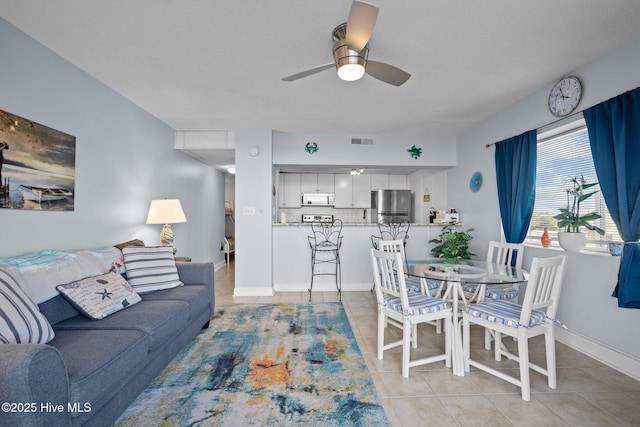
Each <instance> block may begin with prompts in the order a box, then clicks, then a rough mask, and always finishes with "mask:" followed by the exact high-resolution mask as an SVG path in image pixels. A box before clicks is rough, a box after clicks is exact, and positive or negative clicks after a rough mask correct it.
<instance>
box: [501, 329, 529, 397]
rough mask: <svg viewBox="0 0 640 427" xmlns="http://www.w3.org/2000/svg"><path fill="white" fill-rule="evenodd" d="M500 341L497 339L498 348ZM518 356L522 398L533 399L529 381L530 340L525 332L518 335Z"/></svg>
mask: <svg viewBox="0 0 640 427" xmlns="http://www.w3.org/2000/svg"><path fill="white" fill-rule="evenodd" d="M497 346H498V342H497V340H496V348H497ZM518 358H519V359H520V388H522V400H525V401H527V402H528V401H529V400H530V399H531V386H530V383H529V340H528V339H527V337H526V336H524V334H522V335H520V336H519V337H518Z"/></svg>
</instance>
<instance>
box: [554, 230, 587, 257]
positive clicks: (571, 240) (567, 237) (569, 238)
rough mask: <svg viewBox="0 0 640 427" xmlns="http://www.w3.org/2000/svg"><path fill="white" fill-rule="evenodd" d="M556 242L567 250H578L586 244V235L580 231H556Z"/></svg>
mask: <svg viewBox="0 0 640 427" xmlns="http://www.w3.org/2000/svg"><path fill="white" fill-rule="evenodd" d="M558 243H559V244H560V247H561V248H562V249H564V250H565V251H567V252H580V251H581V250H583V249H584V247H585V246H587V235H586V234H584V233H580V232H578V233H570V232H566V231H558Z"/></svg>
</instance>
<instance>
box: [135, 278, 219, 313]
mask: <svg viewBox="0 0 640 427" xmlns="http://www.w3.org/2000/svg"><path fill="white" fill-rule="evenodd" d="M211 292H212V290H211V287H207V286H205V285H188V286H181V287H179V288H173V289H165V290H162V291H157V292H151V293H149V294H144V295H142V300H143V301H158V300H161V301H166V300H176V301H184V302H186V303H187V304H189V319H192V318H194V317H196V316H197V315H198V314H200V313H202V310H204V309H205V308H206V307H207V306H208V305H209V303H210V302H211V295H209V293H211Z"/></svg>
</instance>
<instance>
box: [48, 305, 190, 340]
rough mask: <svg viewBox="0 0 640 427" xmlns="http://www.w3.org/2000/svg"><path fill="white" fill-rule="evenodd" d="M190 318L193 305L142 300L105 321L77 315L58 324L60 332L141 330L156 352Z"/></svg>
mask: <svg viewBox="0 0 640 427" xmlns="http://www.w3.org/2000/svg"><path fill="white" fill-rule="evenodd" d="M188 318H189V305H188V304H187V303H186V302H184V301H175V300H166V301H160V300H158V301H153V300H145V301H140V302H139V303H138V304H135V305H133V306H130V307H127V308H126V309H124V310H121V311H118V312H117V313H114V314H112V315H111V316H108V317H105V318H104V319H101V320H91V319H89V318H88V317H85V316H82V315H80V316H76V317H73V318H71V319H67V320H65V321H63V322H60V323H58V324H56V326H55V328H54V329H55V330H56V333H57V331H59V330H86V329H94V330H108V329H111V330H123V329H124V330H128V329H133V330H139V331H142V332H144V333H145V334H147V336H148V338H149V343H148V346H149V350H150V351H153V350H155V349H156V348H157V347H159V346H160V345H162V344H164V343H166V341H167V340H168V339H173V338H175V336H176V335H177V334H178V331H179V330H181V329H182V328H184V327H185V325H186V324H187V319H188Z"/></svg>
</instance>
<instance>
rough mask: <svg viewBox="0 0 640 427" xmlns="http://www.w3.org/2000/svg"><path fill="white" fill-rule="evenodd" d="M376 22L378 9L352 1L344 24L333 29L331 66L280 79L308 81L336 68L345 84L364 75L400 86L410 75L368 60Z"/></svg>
mask: <svg viewBox="0 0 640 427" xmlns="http://www.w3.org/2000/svg"><path fill="white" fill-rule="evenodd" d="M377 18H378V7H377V6H374V5H372V4H369V3H365V2H363V1H357V0H356V1H354V2H353V4H352V5H351V11H350V12H349V18H348V19H347V22H344V23H342V24H340V25H338V26H337V27H336V28H334V29H333V32H332V35H333V39H334V40H335V44H334V45H333V62H330V63H328V64H324V65H320V66H318V67H314V68H311V69H309V70H306V71H302V72H300V73H296V74H292V75H290V76H287V77H284V78H283V79H282V80H284V81H285V82H292V81H294V80H298V79H301V78H303V77H308V76H310V75H312V74H316V73H319V72H320V71H324V70H328V69H329V68H331V67H336V69H337V70H338V77H340V78H341V79H342V80H346V81H354V80H358V79H359V78H361V77H362V76H363V75H364V73H367V74H369V75H370V76H372V77H375V78H376V79H378V80H381V81H383V82H385V83H389V84H392V85H394V86H400V85H402V84H403V83H404V82H406V81H407V80H409V77H411V74H409V73H407V72H406V71H403V70H401V69H400V68H397V67H394V66H393V65H389V64H385V63H384V62H378V61H372V60H370V59H368V55H369V44H368V43H369V38H370V37H371V34H372V33H373V27H375V25H376V19H377Z"/></svg>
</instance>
